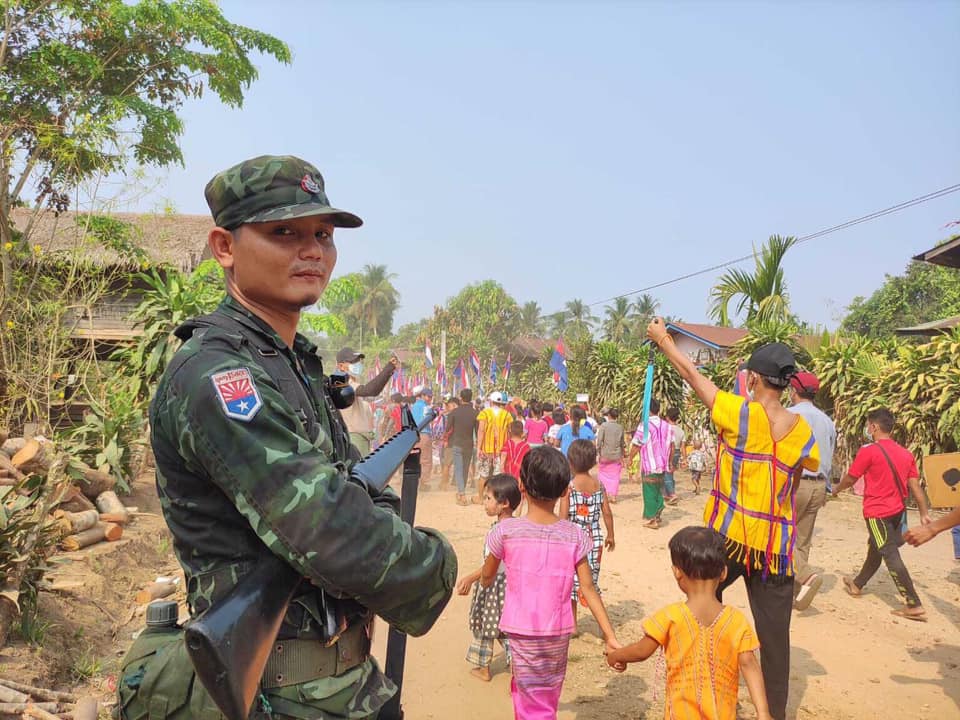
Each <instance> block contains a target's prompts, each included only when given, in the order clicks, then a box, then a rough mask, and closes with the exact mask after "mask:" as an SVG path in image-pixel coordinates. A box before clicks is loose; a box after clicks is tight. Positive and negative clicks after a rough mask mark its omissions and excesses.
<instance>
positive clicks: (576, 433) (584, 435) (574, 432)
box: [557, 405, 597, 455]
mask: <svg viewBox="0 0 960 720" xmlns="http://www.w3.org/2000/svg"><path fill="white" fill-rule="evenodd" d="M596 437H597V436H596V433H594V432H593V428H592V427H590V425H589V424H588V423H587V414H586V413H585V412H584V411H583V408H581V407H578V406H576V405H574V406H573V407H572V408H570V422H568V423H567V424H566V425H564V426H563V427H562V428H560V434H559V435H558V436H557V438H558V439H559V440H560V452H562V453H563V454H564V455H566V454H567V448H569V447H570V445H571V444H572V443H573V441H574V440H594V439H595V438H596Z"/></svg>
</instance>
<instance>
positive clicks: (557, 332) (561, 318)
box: [546, 310, 570, 338]
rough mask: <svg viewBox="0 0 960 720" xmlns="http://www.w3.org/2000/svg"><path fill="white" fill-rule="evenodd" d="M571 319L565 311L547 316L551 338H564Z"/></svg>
mask: <svg viewBox="0 0 960 720" xmlns="http://www.w3.org/2000/svg"><path fill="white" fill-rule="evenodd" d="M569 320H570V318H569V316H568V315H567V313H565V312H564V311H563V310H561V311H560V312H555V313H553V314H552V315H547V317H546V322H547V330H548V332H549V333H550V336H551V337H555V338H558V337H562V336H563V334H564V332H565V331H566V330H567V323H568V322H569Z"/></svg>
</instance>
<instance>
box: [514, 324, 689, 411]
mask: <svg viewBox="0 0 960 720" xmlns="http://www.w3.org/2000/svg"><path fill="white" fill-rule="evenodd" d="M551 352H552V351H546V352H545V353H544V355H543V356H542V357H541V358H539V359H538V360H537V362H535V363H532V364H531V365H529V366H527V367H526V368H524V369H523V370H522V371H521V372H520V373H519V375H518V378H517V381H516V382H515V383H513V384H511V392H512V393H513V394H516V395H520V396H521V397H523V398H526V399H529V398H537V399H540V400H551V401H561V402H566V403H571V402H573V401H574V400H575V399H576V395H577V393H583V392H585V393H589V395H590V405H591V407H592V408H594V410H595V411H596V412H599V411H600V409H602V408H603V407H616V408H617V409H619V410H620V417H621V422H622V423H623V424H624V426H625V427H630V426H631V425H633V424H636V423H637V422H639V420H640V417H641V415H642V413H643V388H644V384H645V383H646V374H647V361H648V358H649V351H648V346H642V347H636V348H623V347H621V346H619V345H617V344H616V343H611V342H606V341H601V342H596V343H594V342H592V341H590V340H586V339H582V340H580V341H578V342H576V343H572V344H570V346H569V347H568V354H567V374H568V376H569V380H570V387H569V389H568V390H567V392H565V393H561V392H559V391H558V390H557V389H556V387H554V385H553V382H552V380H551V378H552V373H553V371H552V370H551V369H550V365H549V361H550V355H551ZM685 396H686V391H685V389H684V385H683V380H681V378H680V376H679V375H678V374H677V372H676V371H675V370H674V369H673V366H672V365H670V363H669V362H668V361H667V359H666V357H665V356H664V355H663V354H662V353H659V352H657V353H655V354H654V375H653V397H655V398H657V399H658V400H660V402H661V405H662V407H663V408H664V409H666V408H668V407H674V406H676V407H683V406H684V401H685Z"/></svg>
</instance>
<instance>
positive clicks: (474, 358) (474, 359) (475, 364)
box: [470, 350, 483, 395]
mask: <svg viewBox="0 0 960 720" xmlns="http://www.w3.org/2000/svg"><path fill="white" fill-rule="evenodd" d="M470 367H471V368H472V369H473V372H474V374H475V375H476V376H477V392H478V393H480V394H481V395H483V376H482V375H480V356H479V355H477V351H476V350H471V351H470Z"/></svg>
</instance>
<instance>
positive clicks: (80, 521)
mask: <svg viewBox="0 0 960 720" xmlns="http://www.w3.org/2000/svg"><path fill="white" fill-rule="evenodd" d="M55 515H56V513H55ZM63 517H64V518H65V519H66V520H67V522H69V523H70V532H69V533H67V534H68V535H73V534H76V533H78V532H83V531H84V530H89V529H90V528H92V527H93V526H94V525H96V524H97V523H98V522H100V513H98V512H97V511H96V510H84V511H83V512H67V513H64V515H63Z"/></svg>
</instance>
